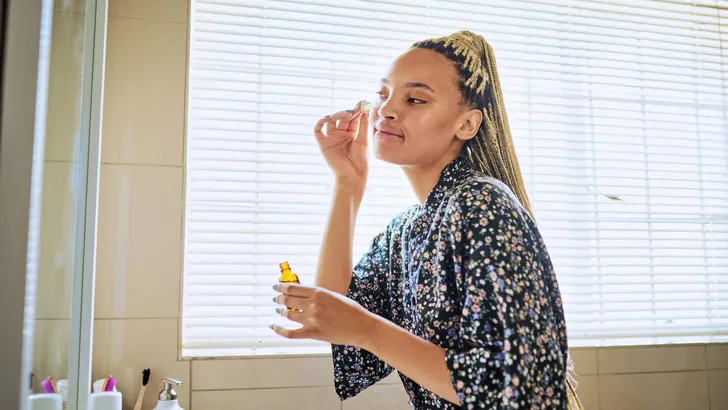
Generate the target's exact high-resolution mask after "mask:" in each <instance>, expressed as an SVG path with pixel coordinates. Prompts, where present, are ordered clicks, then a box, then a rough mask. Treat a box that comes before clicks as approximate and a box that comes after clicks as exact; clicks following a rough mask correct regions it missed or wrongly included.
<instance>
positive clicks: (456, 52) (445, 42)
mask: <svg viewBox="0 0 728 410" xmlns="http://www.w3.org/2000/svg"><path fill="white" fill-rule="evenodd" d="M412 47H413V48H425V49H429V50H433V51H436V52H438V53H440V54H442V55H444V56H445V57H446V58H447V59H448V60H450V61H451V62H452V63H453V64H454V65H455V67H456V68H457V70H458V72H459V77H460V80H459V87H460V91H461V92H462V95H463V101H464V103H466V104H468V105H470V106H472V107H473V108H477V109H480V110H482V112H483V121H482V123H481V124H480V128H479V129H478V133H477V134H476V136H475V137H474V138H473V139H471V140H469V141H468V142H467V143H466V145H465V147H464V150H465V155H466V158H467V159H468V161H469V162H470V165H471V166H472V167H473V168H474V169H476V170H478V171H480V172H483V173H485V174H487V175H490V176H492V177H494V178H497V179H499V180H501V181H503V182H504V183H505V184H506V185H508V187H509V188H510V189H511V191H513V193H514V194H516V197H517V198H518V200H519V201H520V202H521V205H523V207H524V208H526V210H527V211H528V213H529V214H530V215H531V217H533V216H534V215H533V211H532V210H531V202H530V201H529V199H528V194H527V193H526V187H525V186H524V183H523V177H522V175H521V168H520V165H519V163H518V158H517V157H516V150H515V148H514V146H513V138H512V136H511V130H510V126H509V125H508V116H507V115H506V110H505V105H504V103H503V93H502V91H501V86H500V80H499V78H498V70H497V67H496V62H495V53H494V52H493V48H492V47H491V46H490V44H488V42H486V41H485V39H484V38H483V37H481V36H479V35H477V34H475V33H472V32H470V31H467V30H464V31H459V32H457V33H454V34H452V35H450V36H447V37H441V38H434V39H428V40H424V41H421V42H418V43H415V44H414V45H413V46H412Z"/></svg>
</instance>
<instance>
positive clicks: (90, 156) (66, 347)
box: [28, 0, 106, 410]
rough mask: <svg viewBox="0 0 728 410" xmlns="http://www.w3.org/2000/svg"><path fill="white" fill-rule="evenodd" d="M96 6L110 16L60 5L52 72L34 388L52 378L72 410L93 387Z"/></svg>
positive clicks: (43, 387) (81, 2) (83, 1)
mask: <svg viewBox="0 0 728 410" xmlns="http://www.w3.org/2000/svg"><path fill="white" fill-rule="evenodd" d="M97 3H99V4H101V6H102V7H101V11H102V12H103V13H105V12H106V7H105V0H55V1H54V4H53V17H52V33H51V46H50V66H49V75H48V99H47V114H46V127H45V129H46V135H45V155H44V162H43V184H42V186H43V188H42V200H41V222H40V232H39V256H38V276H37V287H36V291H37V294H36V301H37V302H36V314H35V338H34V344H33V360H32V367H31V371H32V374H31V375H29V378H30V380H29V381H28V386H29V390H30V391H29V392H31V393H44V392H48V383H43V382H44V380H48V378H51V379H52V381H53V386H54V387H53V389H54V390H55V391H56V392H58V393H60V394H62V395H63V396H64V399H65V400H64V401H66V402H67V408H68V409H69V410H70V409H77V408H79V409H80V408H85V405H84V403H85V402H86V395H87V393H88V390H89V388H90V387H89V386H88V381H89V380H88V379H89V376H88V374H87V373H89V371H90V369H87V368H86V367H89V366H86V364H87V363H88V362H89V361H90V357H89V356H90V346H91V341H90V340H86V339H90V338H91V331H90V329H89V328H90V326H88V325H87V326H83V325H82V323H85V324H88V323H90V322H92V315H91V314H90V312H92V310H91V309H92V308H91V307H89V306H90V305H91V303H89V301H90V300H91V297H90V296H88V295H83V294H82V293H83V289H88V288H92V287H89V286H88V285H89V284H93V274H94V272H93V268H91V269H89V268H88V266H89V263H88V259H89V255H88V249H93V246H92V245H93V241H94V239H95V238H93V237H91V238H87V237H86V234H85V233H86V232H87V231H90V232H93V229H89V226H87V224H88V221H89V220H93V219H94V218H95V214H94V213H93V212H95V211H94V208H93V207H92V206H89V208H88V209H90V210H91V212H92V213H91V214H89V215H87V204H88V203H95V200H94V201H88V199H87V198H89V197H94V198H95V195H96V192H97V189H96V186H97V182H96V181H97V171H98V165H97V164H98V138H99V136H98V129H99V126H98V120H96V121H94V119H93V118H94V113H95V112H96V111H98V110H100V106H101V100H100V98H96V97H97V95H96V94H95V93H96V92H97V90H98V89H100V84H101V82H100V81H94V80H95V79H94V75H96V73H98V72H99V71H100V70H99V69H98V66H99V64H100V65H101V67H103V65H102V63H99V61H100V60H101V59H103V53H100V54H99V53H95V51H98V50H96V48H97V38H96V37H97V36H99V33H101V35H100V41H102V42H103V40H104V37H105V36H103V29H104V24H103V22H105V19H102V20H101V21H102V24H101V25H99V24H98V22H97V20H98V19H97V18H96V15H97V13H96V11H97V7H98V5H97ZM102 48H103V46H102ZM95 55H100V57H98V58H96V57H95ZM95 65H96V66H95ZM98 94H99V95H100V93H98ZM92 97H93V98H92ZM94 127H96V130H94ZM94 141H95V142H94ZM87 217H88V219H87ZM92 252H93V251H92ZM90 265H91V266H92V264H90ZM89 276H90V277H91V278H90V279H89ZM86 293H88V292H86ZM31 380H32V381H31Z"/></svg>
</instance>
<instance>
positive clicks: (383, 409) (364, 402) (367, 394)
mask: <svg viewBox="0 0 728 410" xmlns="http://www.w3.org/2000/svg"><path fill="white" fill-rule="evenodd" d="M408 399H409V397H408V396H407V393H406V392H405V390H404V387H402V385H399V386H397V385H383V384H375V385H374V386H371V387H369V388H368V389H366V390H364V391H363V392H361V393H359V394H358V395H357V396H355V397H353V398H351V399H347V400H345V401H344V402H343V403H342V404H343V407H342V409H343V410H412V406H410V405H409V404H408Z"/></svg>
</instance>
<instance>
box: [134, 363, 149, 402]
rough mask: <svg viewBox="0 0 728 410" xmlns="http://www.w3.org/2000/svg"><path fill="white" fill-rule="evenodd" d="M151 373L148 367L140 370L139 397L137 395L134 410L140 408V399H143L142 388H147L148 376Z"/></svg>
mask: <svg viewBox="0 0 728 410" xmlns="http://www.w3.org/2000/svg"><path fill="white" fill-rule="evenodd" d="M151 375H152V371H151V370H149V369H144V370H142V387H141V389H139V397H137V401H136V404H135V405H134V410H142V401H143V400H144V390H146V389H147V383H149V376H151Z"/></svg>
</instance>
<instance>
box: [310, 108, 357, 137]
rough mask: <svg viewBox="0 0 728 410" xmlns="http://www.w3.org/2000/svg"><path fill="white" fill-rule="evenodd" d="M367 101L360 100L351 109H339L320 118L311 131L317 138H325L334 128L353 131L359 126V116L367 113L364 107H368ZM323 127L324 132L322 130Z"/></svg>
mask: <svg viewBox="0 0 728 410" xmlns="http://www.w3.org/2000/svg"><path fill="white" fill-rule="evenodd" d="M370 106H371V104H369V103H368V102H367V101H360V102H359V103H358V104H357V105H356V107H354V109H352V110H345V111H339V112H337V113H335V114H333V115H327V116H326V117H323V118H321V119H320V120H319V121H318V122H317V123H316V126H315V127H314V130H313V133H314V136H316V139H317V140H321V139H323V138H326V135H329V133H330V132H333V131H335V130H337V129H338V130H347V131H354V130H356V129H357V128H358V127H359V126H360V119H361V116H362V115H363V114H364V115H365V114H367V111H366V108H368V107H370ZM324 128H325V132H324Z"/></svg>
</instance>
